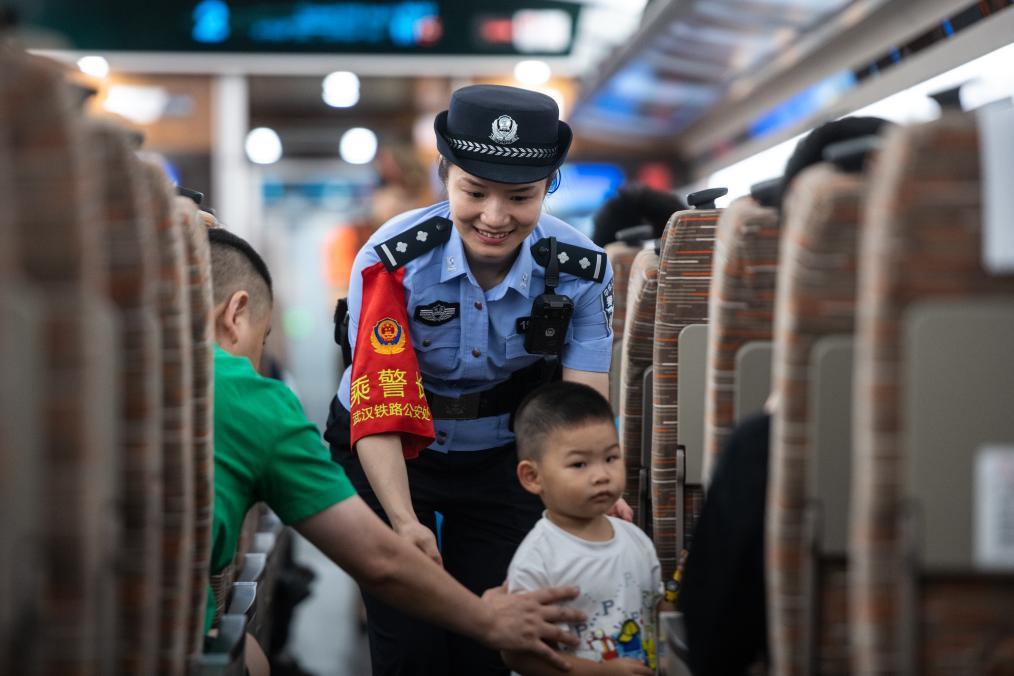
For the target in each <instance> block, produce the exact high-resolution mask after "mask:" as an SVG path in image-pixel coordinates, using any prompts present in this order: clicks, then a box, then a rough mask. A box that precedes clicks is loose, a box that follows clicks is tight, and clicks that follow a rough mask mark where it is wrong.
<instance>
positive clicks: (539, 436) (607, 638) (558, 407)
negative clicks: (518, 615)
mask: <svg viewBox="0 0 1014 676" xmlns="http://www.w3.org/2000/svg"><path fill="white" fill-rule="evenodd" d="M514 432H515V435H516V437H517V447H518V458H519V463H518V479H519V480H520V481H521V485H522V486H524V488H525V489H526V490H528V491H529V492H531V493H534V494H535V495H538V496H539V497H540V498H542V503H543V505H545V507H546V510H545V512H544V513H543V516H542V519H541V520H539V522H538V523H536V525H535V527H534V528H533V529H532V531H531V532H530V533H529V534H528V536H527V537H526V538H525V539H524V541H523V542H522V543H521V546H520V547H518V551H517V553H515V555H514V559H513V560H512V561H511V564H510V567H509V568H508V571H507V584H508V588H509V590H510V591H511V592H519V591H522V592H523V591H531V590H534V589H541V588H543V587H550V586H556V585H574V586H577V587H580V589H581V594H580V595H579V596H578V598H577V599H575V600H574V601H573V602H571V603H570V604H569V605H570V606H571V607H574V608H578V609H580V610H581V611H583V612H584V613H585V615H586V617H587V620H586V621H584V622H581V623H574V624H570V625H569V628H570V630H571V632H573V634H574V635H575V636H577V638H578V640H579V643H578V646H577V647H576V648H571V647H567V646H564V647H562V648H561V650H562V651H563V653H562V654H563V656H564V658H565V659H566V660H567V661H568V664H569V666H570V671H569V673H570V674H572V675H580V674H643V675H646V676H650V675H651V674H654V673H655V640H656V638H655V637H656V634H655V625H656V623H655V612H656V607H657V605H658V602H659V600H660V598H661V587H662V584H661V573H660V567H659V563H658V557H657V556H656V554H655V547H654V545H652V543H651V540H649V539H648V537H647V536H646V535H645V534H644V533H643V532H642V531H641V530H640V529H639V528H638V527H637V526H635V525H633V524H631V523H627V522H626V521H622V520H620V519H617V518H613V517H610V516H606V512H607V511H609V508H610V507H611V506H612V505H613V504H614V503H615V502H616V500H617V499H618V498H619V497H620V496H621V494H622V493H623V486H624V481H625V470H624V466H623V456H622V454H621V453H620V447H619V444H618V442H617V436H616V428H615V426H614V424H613V413H612V410H611V409H610V407H609V403H608V402H607V401H606V400H605V399H604V398H603V397H602V395H601V394H599V393H598V392H596V391H595V390H593V389H592V388H590V387H588V386H587V385H581V384H578V383H573V382H567V381H561V382H557V383H553V384H551V385H547V386H546V387H543V388H541V389H539V390H537V391H536V392H534V393H533V394H531V395H529V397H528V399H527V400H525V401H524V402H522V404H521V406H520V407H519V409H518V412H517V415H516V418H515V421H514ZM504 660H505V661H506V662H507V665H508V666H510V667H511V668H512V669H514V670H515V671H516V672H519V673H521V674H524V675H525V676H540V675H542V674H560V673H564V672H562V671H561V670H559V669H557V668H556V667H554V666H552V665H550V664H549V663H547V662H546V661H545V660H544V659H542V658H540V657H538V656H536V655H534V654H532V653H524V652H508V653H505V654H504Z"/></svg>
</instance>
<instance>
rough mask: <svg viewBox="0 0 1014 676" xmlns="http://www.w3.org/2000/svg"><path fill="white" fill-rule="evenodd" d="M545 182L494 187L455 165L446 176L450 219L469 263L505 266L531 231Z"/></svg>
mask: <svg viewBox="0 0 1014 676" xmlns="http://www.w3.org/2000/svg"><path fill="white" fill-rule="evenodd" d="M548 182H549V179H542V180H540V181H536V182H534V183H521V184H512V183H497V182H495V181H488V180H486V179H484V178H479V177H477V176H472V175H471V174H469V173H467V172H465V171H464V170H463V169H461V168H460V167H458V166H456V165H453V164H452V165H451V166H450V167H449V169H448V172H447V198H448V200H449V201H450V204H451V219H452V220H453V221H454V227H455V228H456V229H457V230H458V235H460V236H461V241H462V243H463V244H464V246H465V252H466V253H467V254H468V257H469V262H470V263H473V264H481V265H487V266H496V265H507V264H509V263H510V262H512V261H513V260H514V256H515V255H516V254H517V251H518V249H519V248H520V246H521V244H522V242H524V241H525V238H526V237H528V235H529V234H531V232H532V230H534V229H535V226H536V224H538V222H539V216H540V215H541V213H542V201H543V199H545V197H546V189H547V186H548Z"/></svg>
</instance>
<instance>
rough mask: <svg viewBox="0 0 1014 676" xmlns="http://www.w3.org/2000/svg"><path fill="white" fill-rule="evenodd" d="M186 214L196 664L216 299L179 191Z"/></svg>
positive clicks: (197, 227) (204, 574) (199, 227)
mask: <svg viewBox="0 0 1014 676" xmlns="http://www.w3.org/2000/svg"><path fill="white" fill-rule="evenodd" d="M176 204H177V208H178V209H179V210H180V211H181V212H182V214H183V226H184V244H185V248H186V253H187V267H188V289H189V294H190V328H191V341H192V349H193V361H192V366H193V402H192V404H193V467H194V550H193V554H192V556H191V566H190V577H191V582H190V617H189V624H188V626H187V646H186V651H187V656H188V660H189V661H190V662H191V663H193V662H194V661H195V660H196V659H198V658H199V656H200V654H201V651H202V649H203V645H204V613H205V606H206V603H205V594H206V589H207V581H208V567H209V564H210V561H211V523H212V516H213V512H214V507H215V487H214V463H215V458H214V441H213V433H214V391H213V387H214V356H215V352H214V349H215V327H214V309H215V308H214V301H213V299H212V293H211V250H210V248H209V245H208V235H207V227H208V226H207V225H206V224H205V219H204V217H203V216H202V215H201V213H205V212H198V209H197V207H198V206H199V204H197V203H195V202H194V201H192V200H191V199H189V198H188V197H183V196H177V198H176Z"/></svg>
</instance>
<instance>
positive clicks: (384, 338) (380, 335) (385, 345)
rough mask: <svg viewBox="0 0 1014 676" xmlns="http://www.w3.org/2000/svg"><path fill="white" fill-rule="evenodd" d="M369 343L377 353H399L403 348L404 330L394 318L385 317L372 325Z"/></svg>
mask: <svg viewBox="0 0 1014 676" xmlns="http://www.w3.org/2000/svg"><path fill="white" fill-rule="evenodd" d="M370 345H372V346H373V351H374V352H376V353H377V354H399V353H401V352H403V351H404V350H405V330H404V329H402V327H401V324H399V323H398V322H396V321H395V320H393V319H391V318H390V317H385V318H384V319H381V320H380V321H379V322H377V323H376V324H375V325H374V326H373V331H371V332H370Z"/></svg>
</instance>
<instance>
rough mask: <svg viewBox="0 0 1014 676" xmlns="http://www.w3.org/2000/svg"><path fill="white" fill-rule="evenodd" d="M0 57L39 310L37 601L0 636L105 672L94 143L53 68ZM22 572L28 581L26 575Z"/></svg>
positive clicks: (111, 425) (109, 609) (112, 427)
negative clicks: (26, 621) (31, 619)
mask: <svg viewBox="0 0 1014 676" xmlns="http://www.w3.org/2000/svg"><path fill="white" fill-rule="evenodd" d="M0 69H2V70H3V72H4V77H3V78H0V101H2V103H0V106H2V107H3V109H4V114H3V116H2V117H3V122H4V129H3V132H4V137H5V138H6V139H7V140H8V142H9V144H10V146H9V152H8V158H9V161H10V167H11V169H12V176H11V181H10V184H9V187H10V194H11V195H13V196H15V197H16V199H13V200H11V201H10V202H8V203H5V205H4V208H5V209H8V210H10V212H11V213H10V214H9V216H8V217H9V218H11V219H12V220H13V226H14V233H13V236H14V242H15V244H16V247H17V248H16V254H15V255H16V258H17V263H16V264H17V267H18V268H19V269H20V272H21V273H22V275H23V279H24V281H25V283H27V284H29V285H30V286H31V288H32V289H33V290H34V291H35V293H36V300H37V303H36V309H37V310H38V312H39V317H40V325H39V327H38V328H39V333H38V336H39V340H40V344H39V351H40V355H39V357H40V359H39V365H38V369H37V370H36V371H35V373H34V374H33V376H32V378H34V379H35V380H36V381H37V382H38V386H39V395H40V403H41V409H40V410H39V412H38V413H39V415H38V418H37V420H38V421H39V424H40V425H39V429H38V430H37V431H38V433H39V434H38V439H37V444H38V445H37V451H38V458H39V459H38V462H39V472H40V474H39V476H40V479H41V480H42V482H43V483H42V484H41V485H40V487H39V489H40V494H39V501H38V503H37V509H38V518H39V525H40V538H39V547H40V552H41V558H40V560H38V561H36V563H37V564H38V573H37V574H38V575H39V578H40V579H39V586H38V587H37V591H38V592H39V597H38V599H37V603H38V608H39V613H38V615H37V623H35V624H34V626H31V625H30V626H29V627H27V628H26V629H25V630H24V631H25V634H24V635H23V636H21V638H23V639H24V642H23V643H21V644H19V645H16V646H11V648H12V653H16V654H15V655H14V657H15V659H18V660H20V664H21V666H22V667H24V671H27V672H33V671H52V672H59V673H64V674H79V673H86V672H87V673H95V672H101V671H109V670H112V669H113V660H114V659H115V641H116V635H115V630H114V626H115V612H116V607H115V594H116V589H115V582H116V581H115V577H114V570H115V563H116V561H115V556H116V552H117V551H118V550H117V546H118V540H119V533H118V529H117V527H116V524H117V519H116V511H115V510H116V495H117V491H118V486H117V484H118V482H119V475H118V473H117V472H115V471H110V467H115V466H116V465H115V463H116V461H117V454H116V451H115V449H116V448H117V443H116V433H117V425H116V416H117V400H118V397H117V383H116V382H115V374H116V369H117V363H118V360H119V354H120V350H119V346H118V336H117V335H116V331H115V328H114V327H115V326H116V315H115V312H114V309H113V308H112V307H111V305H110V304H109V302H108V301H107V299H106V297H105V293H104V291H105V284H104V280H105V277H106V269H105V261H104V258H103V257H102V256H101V252H100V246H101V243H100V241H99V240H100V238H99V237H92V236H91V235H92V234H93V233H101V223H100V221H99V219H98V218H97V216H98V213H99V210H98V204H97V201H96V193H97V191H96V190H95V182H94V179H95V178H96V176H97V173H98V172H97V167H96V163H95V161H96V156H95V153H94V148H93V147H92V144H91V139H90V138H89V137H88V136H87V135H86V134H85V132H84V129H83V126H82V124H81V120H80V117H79V114H78V110H77V102H76V101H75V100H74V98H73V97H72V96H71V94H70V92H69V91H68V89H67V87H66V86H65V85H64V83H63V78H62V73H61V72H60V71H59V70H58V69H55V68H54V67H53V66H51V65H50V64H48V63H46V62H43V61H42V60H40V59H36V58H35V57H30V56H27V55H23V54H18V53H14V52H9V51H4V52H3V53H2V54H0ZM23 382H24V381H23ZM12 422H13V423H14V424H15V425H17V426H20V425H21V424H22V421H12ZM22 572H24V571H22ZM25 582H26V585H27V586H28V587H29V588H31V586H32V583H33V580H32V579H31V578H28V579H26V580H25ZM15 583H16V584H18V585H20V581H15ZM4 666H6V665H4ZM17 672H18V668H16V667H15V668H14V669H12V671H11V673H17Z"/></svg>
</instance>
